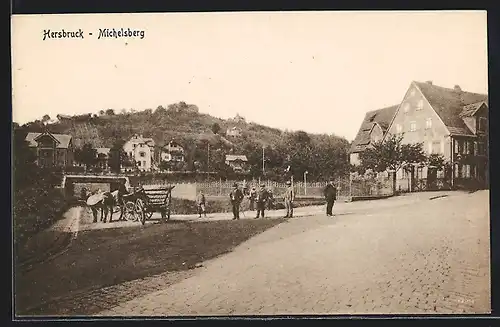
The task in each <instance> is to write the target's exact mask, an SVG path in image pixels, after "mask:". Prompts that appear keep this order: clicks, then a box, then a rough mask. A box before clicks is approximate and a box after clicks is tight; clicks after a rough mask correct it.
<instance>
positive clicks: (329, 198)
mask: <svg viewBox="0 0 500 327" xmlns="http://www.w3.org/2000/svg"><path fill="white" fill-rule="evenodd" d="M323 193H324V195H325V200H326V215H327V216H328V217H331V216H333V213H332V209H333V204H334V203H335V200H337V188H336V187H335V185H333V181H330V182H328V184H327V185H326V187H325V189H324V191H323Z"/></svg>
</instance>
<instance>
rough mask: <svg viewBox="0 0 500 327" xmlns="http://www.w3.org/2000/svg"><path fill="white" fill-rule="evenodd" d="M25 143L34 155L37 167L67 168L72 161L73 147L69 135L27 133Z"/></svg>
mask: <svg viewBox="0 0 500 327" xmlns="http://www.w3.org/2000/svg"><path fill="white" fill-rule="evenodd" d="M26 141H27V142H28V143H29V147H30V148H31V149H32V151H33V152H34V153H35V155H36V164H37V165H38V166H39V167H46V168H47V167H69V166H72V165H73V161H74V146H73V140H72V137H71V135H67V134H52V133H50V132H49V131H46V132H44V133H28V134H27V135H26Z"/></svg>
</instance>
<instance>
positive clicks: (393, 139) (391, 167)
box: [359, 135, 427, 192]
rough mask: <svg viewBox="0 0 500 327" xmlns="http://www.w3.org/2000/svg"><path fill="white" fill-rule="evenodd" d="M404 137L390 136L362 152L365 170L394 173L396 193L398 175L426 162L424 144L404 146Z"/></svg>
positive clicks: (393, 182)
mask: <svg viewBox="0 0 500 327" xmlns="http://www.w3.org/2000/svg"><path fill="white" fill-rule="evenodd" d="M402 141H403V136H402V135H401V136H396V135H390V136H389V137H388V138H386V139H385V140H383V141H379V142H375V143H373V144H372V145H371V146H370V147H368V148H367V149H366V150H365V151H363V152H361V153H360V155H359V159H360V161H361V166H362V167H363V169H365V170H366V169H372V170H373V171H376V172H382V171H385V170H388V171H390V172H392V176H393V181H392V190H393V192H395V191H396V173H397V172H398V171H399V170H400V169H401V168H402V167H404V166H406V165H410V164H416V163H422V162H425V161H426V159H427V157H426V156H425V154H424V150H423V144H422V143H415V144H403V143H402Z"/></svg>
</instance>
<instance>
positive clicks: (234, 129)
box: [226, 126, 241, 137]
mask: <svg viewBox="0 0 500 327" xmlns="http://www.w3.org/2000/svg"><path fill="white" fill-rule="evenodd" d="M226 135H227V136H234V137H238V136H240V135H241V129H239V128H238V127H236V126H234V127H231V128H228V129H227V130H226Z"/></svg>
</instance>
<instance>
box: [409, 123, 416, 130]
mask: <svg viewBox="0 0 500 327" xmlns="http://www.w3.org/2000/svg"><path fill="white" fill-rule="evenodd" d="M416 130H417V122H415V121H412V122H410V132H415V131H416Z"/></svg>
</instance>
